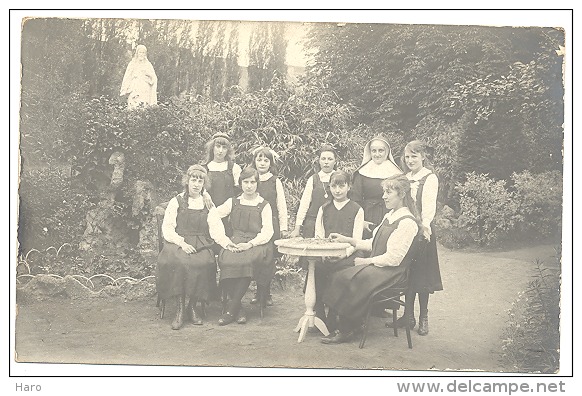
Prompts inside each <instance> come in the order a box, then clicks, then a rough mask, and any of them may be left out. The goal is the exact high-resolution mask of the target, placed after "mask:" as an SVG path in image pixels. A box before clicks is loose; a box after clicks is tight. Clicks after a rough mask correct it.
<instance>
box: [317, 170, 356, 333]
mask: <svg viewBox="0 0 582 396" xmlns="http://www.w3.org/2000/svg"><path fill="white" fill-rule="evenodd" d="M350 186H351V183H350V175H348V174H347V173H346V172H344V171H342V170H337V171H334V172H332V174H331V176H330V178H329V188H330V191H331V195H332V196H333V200H332V201H331V202H330V201H328V202H326V203H324V204H323V206H321V207H320V208H319V210H318V212H317V217H316V220H315V237H316V238H328V237H329V236H330V234H332V233H338V234H342V235H350V236H351V237H352V238H354V239H362V233H363V231H364V210H363V209H362V207H361V206H360V205H358V204H357V203H355V202H354V201H352V200H350V199H349V198H348V192H349V191H350ZM352 265H353V262H350V261H349V260H347V261H346V260H333V259H324V260H323V261H320V262H318V263H317V264H316V265H315V295H316V302H315V312H316V316H317V317H319V318H320V319H321V320H323V321H324V322H325V324H326V325H327V328H328V329H330V330H334V329H335V323H334V321H333V319H334V316H333V314H330V315H329V316H327V315H326V314H325V310H324V305H323V294H324V292H325V290H326V289H327V287H328V285H329V282H330V279H331V275H332V274H333V273H335V272H336V271H339V270H341V269H344V268H346V267H347V266H352ZM328 319H329V320H328Z"/></svg>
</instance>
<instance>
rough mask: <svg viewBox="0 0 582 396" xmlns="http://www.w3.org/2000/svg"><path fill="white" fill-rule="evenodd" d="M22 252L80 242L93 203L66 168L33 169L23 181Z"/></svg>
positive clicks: (19, 238)
mask: <svg viewBox="0 0 582 396" xmlns="http://www.w3.org/2000/svg"><path fill="white" fill-rule="evenodd" d="M19 192H20V209H19V219H18V220H19V227H18V241H19V243H20V247H19V251H20V252H21V253H22V252H25V251H28V250H30V249H32V248H36V249H39V250H45V249H47V248H49V247H51V246H52V247H54V248H56V249H58V248H59V247H61V246H62V245H63V244H65V243H70V244H74V243H75V242H77V243H78V241H79V239H80V237H81V235H82V234H83V230H84V226H83V222H84V219H85V214H86V212H87V210H89V209H90V208H92V207H93V206H94V203H95V202H94V201H93V200H92V199H91V195H90V194H89V193H88V191H87V190H85V189H83V188H75V187H73V186H72V184H71V179H70V170H69V168H68V167H67V166H60V167H59V166H49V167H46V168H37V169H30V170H28V171H25V172H23V173H22V176H21V179H20V189H19Z"/></svg>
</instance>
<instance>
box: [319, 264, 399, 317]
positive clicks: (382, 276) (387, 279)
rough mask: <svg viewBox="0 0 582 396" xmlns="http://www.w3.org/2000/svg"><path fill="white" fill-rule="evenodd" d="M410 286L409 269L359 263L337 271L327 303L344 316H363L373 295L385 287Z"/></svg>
mask: <svg viewBox="0 0 582 396" xmlns="http://www.w3.org/2000/svg"><path fill="white" fill-rule="evenodd" d="M401 285H402V286H404V285H406V268H405V267H404V266H397V267H376V266H375V265H358V266H354V267H351V268H347V269H344V270H342V271H339V272H336V273H335V274H334V275H333V277H332V279H331V284H330V285H329V287H328V289H327V291H326V292H325V293H324V296H323V302H324V303H325V304H327V305H328V306H330V307H331V308H333V309H334V310H335V311H336V312H337V313H339V315H340V316H345V317H346V318H348V319H352V320H353V319H360V318H363V317H364V315H365V314H366V312H367V310H368V307H369V304H370V301H371V298H372V296H373V295H374V294H375V293H376V292H377V291H379V290H380V289H383V288H385V287H390V286H394V287H398V286H401Z"/></svg>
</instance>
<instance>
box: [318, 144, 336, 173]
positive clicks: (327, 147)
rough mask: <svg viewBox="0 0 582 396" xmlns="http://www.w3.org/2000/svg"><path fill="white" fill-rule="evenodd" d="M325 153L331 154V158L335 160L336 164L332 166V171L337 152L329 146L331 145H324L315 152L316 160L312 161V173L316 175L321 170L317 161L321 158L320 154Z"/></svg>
mask: <svg viewBox="0 0 582 396" xmlns="http://www.w3.org/2000/svg"><path fill="white" fill-rule="evenodd" d="M325 152H329V153H333V156H334V158H335V160H336V163H335V164H334V169H335V167H336V166H337V157H338V155H337V151H336V149H335V148H334V147H333V146H332V145H331V144H327V143H324V144H322V145H321V147H320V148H319V150H317V158H315V159H314V161H313V171H314V173H317V172H319V171H320V170H321V166H320V165H319V159H320V158H321V154H323V153H325Z"/></svg>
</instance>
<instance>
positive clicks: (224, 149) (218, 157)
mask: <svg viewBox="0 0 582 396" xmlns="http://www.w3.org/2000/svg"><path fill="white" fill-rule="evenodd" d="M205 167H206V169H207V170H208V176H209V177H210V188H209V189H208V193H209V194H210V196H211V197H212V201H213V202H214V204H215V205H216V206H219V205H222V204H223V203H224V202H225V201H226V200H227V199H228V198H232V197H234V196H236V195H237V192H238V190H239V189H238V178H239V176H240V172H241V167H240V166H238V165H237V164H236V163H235V162H234V147H233V146H232V143H231V142H230V137H229V136H228V135H227V134H226V133H223V132H218V133H215V134H214V135H212V139H210V140H209V141H208V143H206V165H205Z"/></svg>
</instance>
